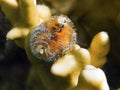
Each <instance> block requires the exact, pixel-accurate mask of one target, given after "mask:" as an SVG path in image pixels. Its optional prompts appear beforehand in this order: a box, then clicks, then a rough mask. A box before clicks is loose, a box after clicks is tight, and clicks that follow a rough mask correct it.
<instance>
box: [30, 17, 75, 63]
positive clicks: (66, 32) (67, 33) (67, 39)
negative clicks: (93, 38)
mask: <svg viewBox="0 0 120 90" xmlns="http://www.w3.org/2000/svg"><path fill="white" fill-rule="evenodd" d="M75 31H76V29H75V27H74V25H73V23H72V21H71V20H70V19H69V18H68V17H67V16H64V15H60V16H54V17H51V18H50V19H48V20H46V21H44V22H42V23H41V24H40V25H39V26H37V27H36V28H35V29H34V30H33V31H32V35H31V37H30V49H31V52H32V54H33V55H34V56H35V57H37V58H38V59H43V60H45V61H55V60H56V59H58V58H59V57H61V56H62V55H64V54H65V52H66V51H68V50H70V49H71V48H72V46H73V45H74V44H75V43H76V32H75Z"/></svg>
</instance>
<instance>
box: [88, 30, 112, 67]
mask: <svg viewBox="0 0 120 90" xmlns="http://www.w3.org/2000/svg"><path fill="white" fill-rule="evenodd" d="M109 49H110V41H109V36H108V34H107V33H106V32H100V33H98V34H97V35H95V36H94V38H93V40H92V42H91V44H90V48H89V49H88V50H89V52H90V56H91V64H92V65H94V66H96V67H101V66H103V65H104V64H105V62H106V55H107V53H108V51H109Z"/></svg>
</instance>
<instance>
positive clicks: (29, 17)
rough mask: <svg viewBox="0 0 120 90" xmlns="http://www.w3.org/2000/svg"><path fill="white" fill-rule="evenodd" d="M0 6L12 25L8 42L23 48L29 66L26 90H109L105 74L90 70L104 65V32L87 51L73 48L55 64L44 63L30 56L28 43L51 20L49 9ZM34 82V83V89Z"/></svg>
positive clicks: (12, 3)
mask: <svg viewBox="0 0 120 90" xmlns="http://www.w3.org/2000/svg"><path fill="white" fill-rule="evenodd" d="M0 6H1V8H2V10H3V12H4V13H5V15H6V17H7V18H8V19H9V21H10V22H11V24H12V25H13V29H12V30H10V31H9V32H8V34H7V39H11V40H15V41H16V43H17V45H18V46H20V47H22V48H24V49H25V51H26V53H27V56H28V59H29V60H30V61H31V63H32V67H31V71H30V76H29V79H28V89H29V88H31V87H32V88H33V90H40V89H43V88H44V90H109V87H108V84H107V80H106V77H105V75H104V72H103V71H102V70H101V69H97V68H95V67H94V66H92V65H95V66H97V67H101V66H103V65H104V64H105V62H106V55H107V53H108V51H109V47H110V46H109V37H108V35H107V33H106V32H100V33H98V34H97V35H96V36H95V37H94V38H93V40H92V43H91V45H90V48H89V49H85V48H81V47H80V46H79V45H77V44H75V45H74V46H73V49H72V50H71V51H68V52H67V53H66V54H65V55H64V56H62V57H60V58H59V59H58V60H57V61H55V62H45V61H42V60H39V59H38V58H36V57H35V56H34V55H33V54H32V52H31V50H30V45H29V43H30V40H29V39H30V36H31V34H32V33H31V31H32V30H34V29H33V28H35V27H36V26H38V25H39V24H40V23H41V22H42V21H44V20H46V19H48V18H50V17H51V12H50V9H49V8H48V7H47V6H45V5H39V6H37V4H36V0H1V1H0ZM41 8H43V9H44V10H43V9H41ZM43 12H44V13H43ZM97 62H98V63H97ZM90 64H92V65H90ZM33 73H34V74H33ZM99 75H100V77H99ZM33 79H36V80H35V81H36V82H37V85H35V86H34V84H33V83H34V82H32V80H33ZM87 86H88V87H87Z"/></svg>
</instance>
